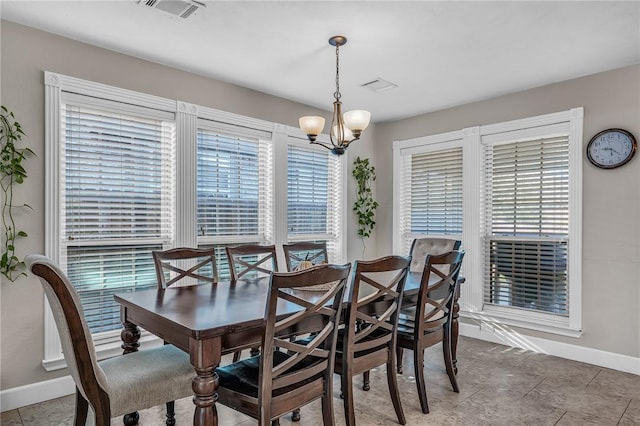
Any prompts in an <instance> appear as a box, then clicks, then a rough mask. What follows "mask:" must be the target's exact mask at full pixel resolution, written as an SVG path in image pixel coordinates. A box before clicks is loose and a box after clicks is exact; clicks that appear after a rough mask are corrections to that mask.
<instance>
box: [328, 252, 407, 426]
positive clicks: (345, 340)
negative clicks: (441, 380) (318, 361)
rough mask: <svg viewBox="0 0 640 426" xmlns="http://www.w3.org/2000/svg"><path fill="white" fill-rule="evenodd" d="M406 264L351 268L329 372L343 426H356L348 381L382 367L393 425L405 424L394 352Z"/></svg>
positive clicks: (387, 261) (392, 259)
mask: <svg viewBox="0 0 640 426" xmlns="http://www.w3.org/2000/svg"><path fill="white" fill-rule="evenodd" d="M410 264H411V258H410V257H403V256H387V257H383V258H380V259H376V260H371V261H356V263H355V274H354V277H353V282H352V284H351V288H350V294H349V295H350V297H349V300H350V302H349V304H348V308H346V309H347V310H346V315H345V320H344V324H345V326H344V329H342V330H341V332H340V333H339V337H338V339H339V340H338V348H337V349H336V361H335V368H334V370H335V372H336V373H337V374H340V375H341V379H342V380H341V383H342V394H343V403H344V413H345V419H346V424H347V426H353V425H355V424H356V418H355V409H354V401H353V387H352V382H353V376H354V375H356V374H361V373H367V372H368V371H369V370H371V369H372V368H374V367H377V366H380V365H383V364H385V365H386V368H387V384H388V386H389V393H390V396H391V402H392V403H393V408H394V409H395V412H396V415H397V417H398V422H399V423H400V424H402V425H404V424H406V420H405V417H404V413H403V411H402V404H401V402H400V394H399V392H398V382H397V378H396V351H395V347H396V330H397V325H398V312H399V304H400V302H401V300H402V292H403V290H404V284H405V280H406V277H407V272H408V270H409V265H410ZM366 380H368V375H367V378H366Z"/></svg>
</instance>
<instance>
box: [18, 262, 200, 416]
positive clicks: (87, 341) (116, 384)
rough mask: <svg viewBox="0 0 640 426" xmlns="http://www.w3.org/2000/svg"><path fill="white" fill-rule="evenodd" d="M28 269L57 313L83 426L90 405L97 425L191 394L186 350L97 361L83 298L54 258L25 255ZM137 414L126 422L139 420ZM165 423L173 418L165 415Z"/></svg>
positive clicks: (152, 351) (159, 349)
mask: <svg viewBox="0 0 640 426" xmlns="http://www.w3.org/2000/svg"><path fill="white" fill-rule="evenodd" d="M25 260H26V263H27V266H28V268H29V270H30V271H31V272H32V273H33V274H34V275H36V276H38V277H39V278H40V281H41V283H42V287H43V289H44V293H45V296H46V297H47V300H48V301H49V305H50V306H51V311H52V313H53V316H54V318H55V322H56V326H57V328H58V333H59V335H60V341H61V343H62V352H63V354H64V359H65V361H66V363H67V366H68V368H69V372H70V373H71V377H73V381H74V382H75V385H76V411H75V419H74V424H75V425H76V426H80V425H84V424H85V423H86V419H87V413H88V408H89V404H90V405H91V407H92V408H93V411H94V413H95V421H96V425H98V426H108V425H110V424H111V423H110V422H111V418H112V417H118V416H122V415H125V414H128V413H135V412H137V411H138V410H143V409H146V408H150V407H154V406H156V405H160V404H164V403H166V402H169V401H174V400H176V399H180V398H184V397H187V396H190V395H192V394H193V390H192V388H191V383H192V379H193V377H194V375H195V373H194V370H193V367H192V366H191V363H190V362H189V356H188V354H187V353H185V352H183V351H181V350H179V349H177V348H176V347H175V346H172V345H163V346H161V347H156V348H153V349H149V350H143V351H139V352H133V353H129V354H126V355H122V356H116V357H113V358H109V359H106V360H103V361H97V358H96V352H95V348H94V346H93V340H92V338H91V333H90V331H89V327H88V326H87V322H86V320H85V318H84V314H83V310H82V305H81V304H80V298H79V296H78V293H77V292H76V290H75V288H74V287H73V285H72V284H71V283H70V282H69V280H68V279H67V277H66V276H65V274H64V273H63V272H62V271H61V270H60V269H59V268H58V267H57V266H56V265H55V264H54V262H53V261H52V260H51V259H49V258H47V257H45V256H41V255H33V254H32V255H28V256H26V259H25ZM137 417H138V415H137V413H136V414H134V415H131V416H127V417H126V418H125V419H127V420H125V424H136V423H137V421H138V418H137ZM166 423H167V425H173V424H175V419H174V418H173V417H172V416H171V417H169V416H167V421H166Z"/></svg>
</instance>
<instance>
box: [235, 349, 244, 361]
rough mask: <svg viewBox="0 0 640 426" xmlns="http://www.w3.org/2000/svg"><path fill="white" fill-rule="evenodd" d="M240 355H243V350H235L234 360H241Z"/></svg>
mask: <svg viewBox="0 0 640 426" xmlns="http://www.w3.org/2000/svg"><path fill="white" fill-rule="evenodd" d="M240 355H242V351H235V352H234V353H233V362H238V361H240Z"/></svg>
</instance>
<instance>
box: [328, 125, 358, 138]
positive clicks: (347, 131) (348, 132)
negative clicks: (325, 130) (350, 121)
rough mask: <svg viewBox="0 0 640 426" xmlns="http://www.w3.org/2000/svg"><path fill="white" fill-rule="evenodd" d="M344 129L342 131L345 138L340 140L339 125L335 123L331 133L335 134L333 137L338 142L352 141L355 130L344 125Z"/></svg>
mask: <svg viewBox="0 0 640 426" xmlns="http://www.w3.org/2000/svg"><path fill="white" fill-rule="evenodd" d="M343 129H344V131H343V132H342V133H343V135H342V137H343V139H342V140H339V138H338V125H337V124H334V126H333V128H332V129H331V133H332V134H333V138H334V139H335V140H337V141H338V143H340V142H351V141H352V140H353V132H352V131H351V130H350V129H349V128H348V127H346V126H345V127H343Z"/></svg>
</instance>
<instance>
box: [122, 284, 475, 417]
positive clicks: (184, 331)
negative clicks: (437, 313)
mask: <svg viewBox="0 0 640 426" xmlns="http://www.w3.org/2000/svg"><path fill="white" fill-rule="evenodd" d="M421 275H422V274H421V273H419V272H410V273H409V274H408V275H407V280H406V282H405V290H404V296H403V303H415V299H416V297H417V294H418V291H419V288H420V279H421ZM463 281H464V279H463V278H461V279H459V282H463ZM443 289H445V290H446V288H444V287H443ZM458 289H459V286H458ZM268 290H269V277H268V276H265V277H261V278H256V279H242V280H237V281H227V282H225V281H221V282H218V283H215V284H211V283H205V284H198V285H190V286H174V287H168V288H165V289H157V290H145V291H139V292H129V293H120V294H116V295H115V296H114V298H115V301H116V302H117V303H118V304H120V315H121V320H122V324H123V329H122V332H121V339H122V342H123V343H122V349H123V352H124V354H127V353H131V352H135V351H137V350H138V348H139V346H140V344H139V340H140V335H141V332H140V328H142V329H144V330H147V331H148V332H150V333H152V334H154V335H156V336H158V337H160V338H161V339H163V340H164V341H165V342H166V343H170V344H173V345H174V346H176V347H178V348H180V349H181V350H183V351H185V352H186V353H188V354H189V357H190V361H191V364H192V365H193V369H194V371H195V376H194V378H193V383H192V389H193V394H194V397H193V403H194V405H195V412H194V417H193V424H194V425H198V426H204V425H207V426H211V425H213V426H217V424H218V415H217V411H216V399H217V393H216V392H217V388H218V377H217V374H216V372H215V369H216V367H218V365H219V364H220V360H221V358H222V355H224V354H226V353H231V352H234V351H236V350H239V349H242V348H247V347H250V346H253V345H257V346H259V345H260V343H261V339H262V335H263V333H264V313H265V306H266V301H267V295H268ZM346 293H347V292H345V294H346ZM430 297H435V298H438V295H437V294H436V295H431V294H430ZM458 297H459V291H458V293H457V294H456V295H455V298H454V306H453V319H452V326H451V332H452V357H453V362H454V366H455V363H456V349H457V341H458V317H459V304H458ZM299 309H300V306H299V305H295V304H291V303H289V302H286V301H284V300H281V301H279V305H278V308H277V312H278V314H279V315H280V316H286V315H290V314H292V313H294V312H296V311H298V310H299ZM297 331H298V332H299V331H300V330H297ZM456 371H457V369H456Z"/></svg>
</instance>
